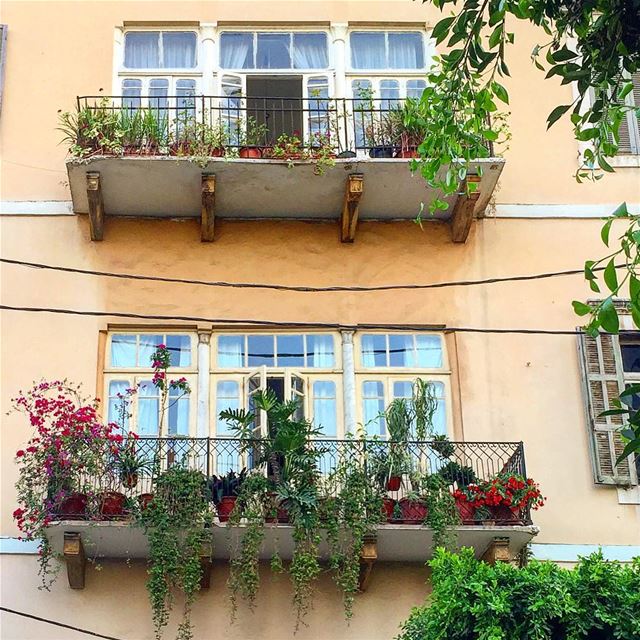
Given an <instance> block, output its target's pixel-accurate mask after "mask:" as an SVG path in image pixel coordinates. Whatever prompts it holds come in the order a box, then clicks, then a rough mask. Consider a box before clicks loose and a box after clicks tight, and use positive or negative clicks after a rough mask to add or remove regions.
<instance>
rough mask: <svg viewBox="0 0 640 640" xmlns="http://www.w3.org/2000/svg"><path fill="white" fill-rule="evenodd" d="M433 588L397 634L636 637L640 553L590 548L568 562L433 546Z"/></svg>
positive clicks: (474, 639) (490, 638) (469, 639)
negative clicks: (492, 556) (622, 559)
mask: <svg viewBox="0 0 640 640" xmlns="http://www.w3.org/2000/svg"><path fill="white" fill-rule="evenodd" d="M429 564H430V566H431V569H432V580H433V592H432V594H431V596H430V598H429V602H428V604H426V605H425V606H421V607H417V608H414V609H413V611H412V613H411V615H410V617H409V619H408V620H407V621H406V622H405V623H404V624H403V626H402V632H401V634H400V635H399V636H398V640H579V639H580V640H613V639H614V638H615V639H616V640H637V638H638V637H640V559H638V558H636V559H635V560H634V562H633V563H632V564H630V565H622V564H620V563H617V562H607V561H605V560H604V558H603V556H602V553H601V552H597V553H594V554H592V555H590V556H588V557H586V558H583V559H581V561H580V563H579V564H578V566H577V567H576V568H575V569H573V570H567V569H562V568H560V567H558V566H557V565H556V564H554V563H551V562H538V561H535V560H532V561H530V562H529V563H528V564H527V565H526V566H525V567H523V568H518V567H514V566H513V565H510V564H506V563H497V564H496V565H493V566H492V565H489V564H486V563H484V562H480V561H478V560H476V559H475V558H474V554H473V550H472V549H463V550H462V551H461V552H460V553H459V554H451V553H448V552H446V551H444V550H442V549H440V550H438V551H436V554H435V557H434V559H433V560H432V561H431V562H430V563H429Z"/></svg>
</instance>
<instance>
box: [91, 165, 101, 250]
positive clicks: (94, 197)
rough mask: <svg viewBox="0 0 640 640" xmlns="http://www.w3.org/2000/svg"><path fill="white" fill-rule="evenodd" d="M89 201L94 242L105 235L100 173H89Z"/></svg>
mask: <svg viewBox="0 0 640 640" xmlns="http://www.w3.org/2000/svg"><path fill="white" fill-rule="evenodd" d="M87 200H88V202H89V233H90V235H91V239H92V240H102V238H103V235H104V200H103V198H102V183H101V181H100V173H99V172H98V171H87Z"/></svg>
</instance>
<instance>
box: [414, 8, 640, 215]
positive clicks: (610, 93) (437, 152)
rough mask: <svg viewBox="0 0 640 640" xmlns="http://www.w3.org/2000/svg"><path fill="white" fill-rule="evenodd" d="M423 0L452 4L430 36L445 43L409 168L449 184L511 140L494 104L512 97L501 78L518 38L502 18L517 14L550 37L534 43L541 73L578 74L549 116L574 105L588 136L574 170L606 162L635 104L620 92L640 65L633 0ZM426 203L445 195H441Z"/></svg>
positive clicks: (446, 188) (582, 172) (567, 78)
mask: <svg viewBox="0 0 640 640" xmlns="http://www.w3.org/2000/svg"><path fill="white" fill-rule="evenodd" d="M423 2H425V3H426V2H430V3H432V4H433V5H434V6H436V7H437V8H439V9H441V10H445V9H447V8H448V7H451V8H452V9H453V14H452V15H449V16H447V17H445V18H444V19H442V20H441V21H440V22H438V24H437V25H436V26H435V27H434V30H433V34H432V35H433V37H434V38H435V39H436V43H437V44H439V45H441V44H445V45H446V46H447V51H446V52H445V53H443V54H442V55H441V56H440V57H439V58H437V60H436V63H437V64H436V66H435V68H434V69H432V72H431V74H430V75H429V86H428V87H427V89H426V90H425V92H424V94H423V96H422V99H421V100H420V104H419V106H420V111H421V114H422V117H421V118H420V121H421V122H422V123H424V125H425V126H426V131H425V137H424V141H423V142H422V144H420V146H419V147H418V152H419V154H420V157H421V158H420V160H416V161H414V163H413V164H414V167H413V168H414V169H415V170H419V171H420V173H421V174H422V176H423V177H424V178H425V179H426V181H427V183H428V184H429V185H431V186H433V187H436V188H439V189H441V190H442V192H443V193H444V194H445V195H449V194H452V193H455V192H456V191H457V190H458V188H459V184H460V181H462V180H464V178H465V177H466V175H467V173H468V172H469V171H470V170H471V169H472V168H473V160H475V159H477V158H485V157H487V156H488V155H489V150H490V149H491V145H492V144H493V143H504V142H506V141H507V140H508V138H509V134H508V132H507V129H506V126H505V124H504V117H503V116H502V115H500V114H499V107H498V105H499V104H502V105H508V103H509V95H508V92H507V89H506V88H505V86H504V84H503V78H505V77H507V76H509V75H510V72H509V68H508V66H507V63H506V57H507V55H506V51H507V48H508V46H509V45H510V44H513V43H514V42H515V36H514V33H513V31H511V30H510V28H509V25H510V24H511V23H512V21H513V19H514V18H515V19H517V20H523V21H527V22H529V23H532V24H533V25H536V26H537V27H540V29H541V30H542V32H544V34H546V36H547V42H545V43H543V44H541V45H537V46H536V47H535V48H534V49H533V51H532V59H533V61H534V63H535V65H536V66H537V67H538V68H540V69H544V66H543V64H542V63H541V62H540V59H541V57H542V55H544V58H545V60H546V63H547V65H548V72H547V76H546V77H547V78H552V77H557V78H558V79H559V80H560V81H561V83H562V84H569V83H572V82H575V83H576V88H577V91H576V98H575V100H574V101H573V102H572V103H570V104H566V105H560V106H558V107H556V108H555V109H554V110H553V111H552V112H551V113H550V114H549V117H548V120H547V122H548V126H551V125H552V124H553V123H554V122H556V121H557V120H558V119H559V118H560V117H562V115H563V114H565V113H567V112H568V111H571V122H572V124H573V127H574V132H575V136H576V137H577V139H578V140H581V141H585V142H588V143H589V146H588V147H587V149H586V150H585V151H584V154H583V158H582V165H581V167H580V169H579V171H578V172H577V174H576V177H577V178H578V180H581V179H584V178H587V177H590V178H595V179H598V178H599V177H601V175H602V174H601V173H600V171H599V169H602V170H604V171H612V169H611V167H610V165H609V163H608V162H607V158H609V157H611V156H613V155H615V153H616V151H617V148H618V141H619V135H618V132H619V127H620V124H621V122H622V121H623V119H624V118H625V117H626V113H627V112H628V111H629V110H630V109H633V107H631V106H630V105H628V104H626V103H625V102H626V97H627V96H628V95H629V93H630V92H631V90H632V85H631V81H630V76H631V74H632V73H634V72H636V71H638V69H640V26H639V22H638V15H640V0H586V1H584V2H574V1H573V0H553V1H547V0H481V1H479V0H463V2H461V3H456V2H455V0H423ZM569 39H571V40H569ZM569 43H571V44H569ZM430 208H431V211H432V212H433V211H436V210H438V209H444V208H446V203H445V202H444V201H443V200H441V199H439V198H438V199H436V200H435V201H434V202H433V204H432V205H430Z"/></svg>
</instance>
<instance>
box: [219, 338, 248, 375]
mask: <svg viewBox="0 0 640 640" xmlns="http://www.w3.org/2000/svg"><path fill="white" fill-rule="evenodd" d="M243 347H244V336H219V337H218V366H219V367H221V368H225V369H241V368H242V367H244V362H243V360H244V358H243V351H244V349H243Z"/></svg>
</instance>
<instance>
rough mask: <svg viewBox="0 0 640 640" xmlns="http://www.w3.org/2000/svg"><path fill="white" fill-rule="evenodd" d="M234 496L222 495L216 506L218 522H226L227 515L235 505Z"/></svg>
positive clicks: (227, 519)
mask: <svg viewBox="0 0 640 640" xmlns="http://www.w3.org/2000/svg"><path fill="white" fill-rule="evenodd" d="M236 500H237V498H236V496H224V497H223V498H222V499H221V500H220V503H219V504H218V506H217V510H218V519H219V520H220V522H228V521H229V516H230V515H231V512H232V511H233V508H234V507H235V506H236Z"/></svg>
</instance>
